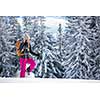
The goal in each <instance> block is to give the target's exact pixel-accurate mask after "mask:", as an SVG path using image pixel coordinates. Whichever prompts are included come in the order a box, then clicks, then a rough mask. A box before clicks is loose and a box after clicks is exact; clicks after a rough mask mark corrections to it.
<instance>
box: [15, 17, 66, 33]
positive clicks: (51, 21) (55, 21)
mask: <svg viewBox="0 0 100 100" xmlns="http://www.w3.org/2000/svg"><path fill="white" fill-rule="evenodd" d="M17 19H18V22H19V23H20V25H21V26H22V28H23V24H22V23H23V22H22V18H21V17H18V18H17ZM59 24H62V30H64V27H65V20H64V19H63V18H62V17H60V16H46V21H45V25H46V26H47V27H49V28H48V29H47V30H46V32H53V33H56V32H57V30H58V26H59Z"/></svg>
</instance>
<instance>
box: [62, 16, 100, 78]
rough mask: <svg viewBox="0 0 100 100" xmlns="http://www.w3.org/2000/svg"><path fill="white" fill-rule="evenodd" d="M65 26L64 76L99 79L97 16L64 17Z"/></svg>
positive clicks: (99, 36)
mask: <svg viewBox="0 0 100 100" xmlns="http://www.w3.org/2000/svg"><path fill="white" fill-rule="evenodd" d="M66 20H67V22H68V23H67V27H66V33H65V34H64V35H65V36H64V39H63V40H64V41H65V42H64V45H65V46H64V49H65V50H64V51H65V53H64V55H65V57H64V59H65V61H64V62H63V65H64V66H65V68H66V71H65V75H64V77H65V78H76V79H100V75H99V74H98V72H99V70H100V68H99V66H98V65H99V64H98V65H97V64H96V63H97V62H98V60H97V57H99V56H100V54H99V52H98V51H97V50H98V49H99V48H100V43H99V41H100V35H99V34H100V33H99V32H100V31H99V30H98V28H99V27H98V25H97V23H98V21H97V17H94V16H77V17H76V16H75V17H74V16H73V17H72V16H69V17H66Z"/></svg>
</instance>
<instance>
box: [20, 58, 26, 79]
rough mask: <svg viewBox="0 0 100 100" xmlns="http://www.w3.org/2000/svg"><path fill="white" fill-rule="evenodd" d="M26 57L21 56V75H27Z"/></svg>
mask: <svg viewBox="0 0 100 100" xmlns="http://www.w3.org/2000/svg"><path fill="white" fill-rule="evenodd" d="M25 67H26V59H24V58H20V77H25Z"/></svg>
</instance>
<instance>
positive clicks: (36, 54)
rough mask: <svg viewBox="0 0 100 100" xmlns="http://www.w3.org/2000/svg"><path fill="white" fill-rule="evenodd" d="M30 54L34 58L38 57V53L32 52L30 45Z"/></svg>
mask: <svg viewBox="0 0 100 100" xmlns="http://www.w3.org/2000/svg"><path fill="white" fill-rule="evenodd" d="M30 53H31V54H32V55H34V56H37V57H39V54H38V53H35V52H33V50H32V47H31V45H30Z"/></svg>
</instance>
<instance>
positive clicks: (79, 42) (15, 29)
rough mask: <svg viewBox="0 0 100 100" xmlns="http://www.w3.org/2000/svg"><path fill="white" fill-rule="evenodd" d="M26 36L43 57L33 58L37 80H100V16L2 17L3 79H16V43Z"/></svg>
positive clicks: (0, 57) (0, 68) (0, 58)
mask: <svg viewBox="0 0 100 100" xmlns="http://www.w3.org/2000/svg"><path fill="white" fill-rule="evenodd" d="M50 19H53V20H50ZM26 32H27V33H29V35H30V37H31V45H32V49H33V50H34V52H39V53H40V54H41V55H42V59H37V57H35V56H33V59H35V60H36V62H37V66H36V68H35V70H33V74H34V76H35V77H36V78H62V79H63V78H64V79H89V80H99V79H100V17H99V16H0V77H16V73H17V71H19V70H20V65H19V58H18V57H17V55H16V48H15V43H16V40H17V39H22V38H23V35H24V34H25V33H26Z"/></svg>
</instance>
